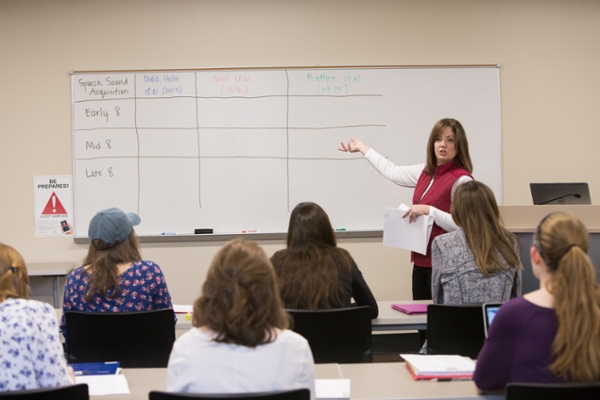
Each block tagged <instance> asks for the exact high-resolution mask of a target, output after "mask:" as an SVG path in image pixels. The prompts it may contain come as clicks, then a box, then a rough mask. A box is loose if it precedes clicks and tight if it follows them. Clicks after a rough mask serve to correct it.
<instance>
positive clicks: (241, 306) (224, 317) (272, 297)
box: [192, 239, 290, 347]
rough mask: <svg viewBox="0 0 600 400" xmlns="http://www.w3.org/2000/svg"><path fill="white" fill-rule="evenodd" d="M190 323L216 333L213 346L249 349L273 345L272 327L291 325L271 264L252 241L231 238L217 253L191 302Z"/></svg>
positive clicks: (281, 327) (273, 334)
mask: <svg viewBox="0 0 600 400" xmlns="http://www.w3.org/2000/svg"><path fill="white" fill-rule="evenodd" d="M192 323H193V325H194V326H196V327H201V326H205V327H207V328H209V329H211V330H212V331H214V332H215V333H216V334H217V337H216V338H215V341H217V342H224V343H232V344H238V345H242V346H247V347H256V346H258V345H261V344H264V343H269V342H272V341H273V340H275V338H276V335H275V332H274V330H275V328H279V329H286V328H287V327H288V326H289V324H290V317H289V315H288V314H287V313H286V312H285V310H284V308H283V304H282V303H281V299H280V298H279V295H278V289H277V282H276V278H275V272H274V271H273V266H272V265H271V263H270V262H269V259H268V257H267V255H266V254H265V252H264V250H263V249H262V248H260V247H259V246H258V245H257V244H256V243H255V242H252V241H249V240H243V239H235V240H232V241H231V242H229V243H227V244H226V245H225V246H224V247H223V248H222V249H221V250H219V252H218V253H217V255H216V256H215V258H214V259H213V261H212V264H211V265H210V268H209V270H208V274H207V276H206V281H205V282H204V285H203V286H202V295H201V296H200V298H198V300H196V302H195V303H194V313H193V321H192Z"/></svg>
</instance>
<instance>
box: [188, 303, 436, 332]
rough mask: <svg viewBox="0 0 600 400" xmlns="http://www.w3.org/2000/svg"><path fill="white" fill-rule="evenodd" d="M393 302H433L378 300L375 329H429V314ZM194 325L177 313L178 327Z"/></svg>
mask: <svg viewBox="0 0 600 400" xmlns="http://www.w3.org/2000/svg"><path fill="white" fill-rule="evenodd" d="M392 303H404V304H417V303H418V304H432V301H431V300H416V301H415V300H394V301H378V302H377V305H378V306H379V316H378V317H377V318H376V319H374V320H373V322H372V324H373V330H374V331H414V330H419V329H422V330H424V329H427V314H413V315H408V314H404V313H403V312H400V311H398V310H394V309H393V308H392ZM191 327H192V323H191V321H186V320H185V314H177V326H176V329H178V330H179V329H182V330H188V329H190V328H191Z"/></svg>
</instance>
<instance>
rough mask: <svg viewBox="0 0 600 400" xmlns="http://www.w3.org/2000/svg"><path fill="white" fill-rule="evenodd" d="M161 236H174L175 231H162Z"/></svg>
mask: <svg viewBox="0 0 600 400" xmlns="http://www.w3.org/2000/svg"><path fill="white" fill-rule="evenodd" d="M160 235H161V236H176V235H177V232H162V233H161V234H160Z"/></svg>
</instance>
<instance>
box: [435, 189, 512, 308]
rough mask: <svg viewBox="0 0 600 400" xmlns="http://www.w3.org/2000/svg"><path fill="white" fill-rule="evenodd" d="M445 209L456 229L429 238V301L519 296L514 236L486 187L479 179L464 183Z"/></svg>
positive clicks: (478, 301)
mask: <svg viewBox="0 0 600 400" xmlns="http://www.w3.org/2000/svg"><path fill="white" fill-rule="evenodd" d="M450 213H451V215H452V219H453V220H454V222H455V223H456V225H458V226H459V227H460V228H461V229H459V230H457V231H454V232H450V233H446V234H444V235H440V236H438V237H436V238H435V239H434V241H433V244H432V247H431V250H432V262H433V269H432V277H431V291H432V294H433V302H434V303H435V304H452V305H459V304H482V303H496V302H505V301H507V300H509V299H510V298H512V297H516V296H520V295H521V285H522V280H521V270H522V269H523V266H522V265H521V261H520V259H519V253H520V244H519V240H518V239H517V237H516V236H515V235H514V234H512V233H511V232H508V231H507V230H506V229H505V228H504V227H503V226H502V221H501V220H500V213H499V211H498V205H497V204H496V199H495V198H494V193H493V192H492V191H491V190H490V188H489V187H487V186H486V185H485V184H483V183H481V182H478V181H469V182H466V183H463V184H462V185H460V186H459V187H458V188H457V189H456V192H455V193H454V201H453V202H452V206H451V207H450Z"/></svg>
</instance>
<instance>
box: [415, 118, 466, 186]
mask: <svg viewBox="0 0 600 400" xmlns="http://www.w3.org/2000/svg"><path fill="white" fill-rule="evenodd" d="M447 127H450V128H452V132H454V145H455V146H456V157H454V162H455V163H456V164H458V165H459V166H461V167H463V168H464V169H466V170H467V171H469V172H473V163H472V162H471V155H470V154H469V142H468V141H467V134H466V133H465V129H464V128H463V126H462V125H461V124H460V122H458V121H457V120H455V119H452V118H444V119H440V120H439V121H438V122H436V123H435V125H434V126H433V129H432V130H431V133H430V134H429V140H428V141H427V164H426V166H425V172H426V173H427V175H429V176H433V175H435V169H436V168H437V157H436V156H435V142H436V140H438V138H439V137H440V136H441V134H442V132H443V130H444V129H446V128H447Z"/></svg>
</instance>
